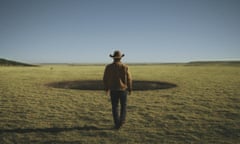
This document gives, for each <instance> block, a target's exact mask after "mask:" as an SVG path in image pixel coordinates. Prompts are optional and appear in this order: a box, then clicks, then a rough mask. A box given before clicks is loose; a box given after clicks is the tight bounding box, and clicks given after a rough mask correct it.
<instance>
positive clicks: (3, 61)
mask: <svg viewBox="0 0 240 144" xmlns="http://www.w3.org/2000/svg"><path fill="white" fill-rule="evenodd" d="M0 66H35V65H31V64H26V63H22V62H17V61H12V60H7V59H2V58H0Z"/></svg>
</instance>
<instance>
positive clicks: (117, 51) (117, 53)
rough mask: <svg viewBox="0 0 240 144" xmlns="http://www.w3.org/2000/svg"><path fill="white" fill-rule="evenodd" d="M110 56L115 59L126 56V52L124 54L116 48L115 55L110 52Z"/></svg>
mask: <svg viewBox="0 0 240 144" xmlns="http://www.w3.org/2000/svg"><path fill="white" fill-rule="evenodd" d="M109 56H110V57H112V58H114V59H118V58H122V57H124V54H122V53H121V52H120V51H119V50H116V51H114V53H113V55H112V54H110V55H109Z"/></svg>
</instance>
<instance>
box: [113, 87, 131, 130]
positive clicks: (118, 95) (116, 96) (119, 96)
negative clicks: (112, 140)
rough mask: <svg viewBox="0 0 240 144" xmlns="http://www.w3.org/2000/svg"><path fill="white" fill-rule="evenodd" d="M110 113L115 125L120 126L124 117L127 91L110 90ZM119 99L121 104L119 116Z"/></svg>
mask: <svg viewBox="0 0 240 144" xmlns="http://www.w3.org/2000/svg"><path fill="white" fill-rule="evenodd" d="M110 96H111V102H112V115H113V120H114V124H115V126H116V127H120V126H121V125H122V124H123V123H124V122H125V119H126V107H127V91H111V92H110ZM119 101H120V105H121V110H120V116H119V108H118V105H119Z"/></svg>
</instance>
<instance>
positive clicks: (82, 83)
mask: <svg viewBox="0 0 240 144" xmlns="http://www.w3.org/2000/svg"><path fill="white" fill-rule="evenodd" d="M47 86H49V87H53V88H63V89H77V90H103V89H104V87H103V81H101V80H77V81H61V82H53V83H49V84H47ZM174 87H177V85H176V84H173V83H168V82H159V81H133V90H139V91H145V90H158V89H169V88H174Z"/></svg>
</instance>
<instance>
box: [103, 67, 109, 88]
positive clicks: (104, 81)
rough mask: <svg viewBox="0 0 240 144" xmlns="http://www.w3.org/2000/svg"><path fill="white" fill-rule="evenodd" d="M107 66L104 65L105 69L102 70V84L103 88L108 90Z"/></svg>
mask: <svg viewBox="0 0 240 144" xmlns="http://www.w3.org/2000/svg"><path fill="white" fill-rule="evenodd" d="M107 76H108V67H107V66H106V68H105V70H104V74H103V85H104V90H105V91H108V90H109V86H108V78H107Z"/></svg>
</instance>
